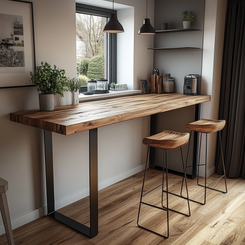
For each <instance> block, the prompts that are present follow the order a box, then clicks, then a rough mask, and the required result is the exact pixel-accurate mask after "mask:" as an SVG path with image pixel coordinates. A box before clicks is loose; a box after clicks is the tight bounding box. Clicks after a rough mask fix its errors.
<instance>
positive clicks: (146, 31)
mask: <svg viewBox="0 0 245 245" xmlns="http://www.w3.org/2000/svg"><path fill="white" fill-rule="evenodd" d="M147 10H148V0H146V18H145V19H144V21H143V26H141V28H140V29H139V31H138V34H141V35H142V34H143V35H155V29H154V27H153V26H152V25H151V22H150V19H149V18H147Z"/></svg>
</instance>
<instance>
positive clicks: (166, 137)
mask: <svg viewBox="0 0 245 245" xmlns="http://www.w3.org/2000/svg"><path fill="white" fill-rule="evenodd" d="M188 140H189V133H178V132H173V131H168V130H164V131H163V132H161V133H159V134H156V135H153V136H149V137H147V138H144V139H143V144H145V145H148V151H147V156H146V163H145V172H144V177H143V184H142V190H141V196H140V204H139V210H138V218H137V225H138V226H139V227H141V228H143V229H145V230H148V231H150V232H153V233H155V234H157V235H160V236H162V237H164V238H168V237H169V210H170V211H174V212H176V213H179V214H183V215H185V216H188V217H189V216H190V215H191V213H190V205H189V196H188V189H187V181H186V172H185V166H184V161H183V154H182V145H184V144H186V143H187V142H188ZM150 147H156V148H160V149H163V153H164V155H165V157H163V172H162V184H160V185H159V186H157V187H155V188H153V189H152V190H150V191H148V192H147V193H145V194H143V192H144V185H145V177H146V171H147V159H148V158H149V151H150ZM177 147H180V153H181V159H182V167H183V172H184V179H185V186H186V194H187V197H183V196H182V193H181V195H177V194H175V193H172V192H169V191H168V156H167V153H168V150H171V149H175V148H177ZM165 165H166V168H165ZM164 168H165V169H166V190H164ZM182 184H183V183H182ZM160 186H162V196H161V207H158V206H155V205H152V204H150V203H147V202H143V201H142V197H143V196H145V195H147V194H148V193H150V192H151V191H153V190H155V189H156V188H158V187H160ZM163 193H166V207H165V206H164V205H163ZM168 194H172V195H175V196H177V197H181V198H183V199H186V200H187V205H188V214H185V213H182V212H179V211H177V210H173V209H170V208H169V206H168ZM141 204H145V205H148V206H150V207H154V208H158V209H161V210H164V211H166V212H167V235H166V236H164V235H162V234H160V233H157V232H155V231H153V230H150V229H148V228H145V227H143V226H141V225H139V217H140V210H141Z"/></svg>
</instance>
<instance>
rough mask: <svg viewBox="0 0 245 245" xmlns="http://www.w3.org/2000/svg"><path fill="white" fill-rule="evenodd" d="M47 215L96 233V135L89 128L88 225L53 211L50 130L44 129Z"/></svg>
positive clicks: (78, 229) (91, 233)
mask: <svg viewBox="0 0 245 245" xmlns="http://www.w3.org/2000/svg"><path fill="white" fill-rule="evenodd" d="M44 144H45V165H46V188H47V206H48V207H47V210H48V216H50V217H51V218H53V219H55V220H57V221H59V222H61V223H63V224H65V225H67V226H69V227H70V228H72V229H74V230H76V231H78V232H80V233H82V234H84V235H86V236H88V237H90V238H93V237H95V236H96V235H97V234H98V137H97V128H96V129H91V130H89V177H90V227H88V226H86V225H84V224H81V223H79V222H77V221H75V220H73V219H71V218H69V217H67V216H65V215H63V214H61V213H59V212H57V211H55V198H54V179H53V146H52V132H50V131H47V130H44Z"/></svg>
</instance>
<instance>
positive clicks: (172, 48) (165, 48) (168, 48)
mask: <svg viewBox="0 0 245 245" xmlns="http://www.w3.org/2000/svg"><path fill="white" fill-rule="evenodd" d="M175 49H176V50H177V49H178V50H181V49H195V50H201V48H197V47H160V48H148V50H175Z"/></svg>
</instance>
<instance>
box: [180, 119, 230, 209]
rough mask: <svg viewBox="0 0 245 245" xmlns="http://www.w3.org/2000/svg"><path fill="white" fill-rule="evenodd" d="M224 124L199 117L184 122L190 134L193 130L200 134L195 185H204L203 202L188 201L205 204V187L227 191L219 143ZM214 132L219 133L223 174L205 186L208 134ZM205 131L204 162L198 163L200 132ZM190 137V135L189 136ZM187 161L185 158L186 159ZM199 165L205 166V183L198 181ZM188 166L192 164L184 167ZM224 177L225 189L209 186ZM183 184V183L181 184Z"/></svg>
mask: <svg viewBox="0 0 245 245" xmlns="http://www.w3.org/2000/svg"><path fill="white" fill-rule="evenodd" d="M224 126H225V120H211V119H200V120H198V121H196V122H191V123H188V124H186V126H185V128H186V129H187V130H191V134H192V132H193V131H195V132H198V133H200V134H201V137H200V146H199V156H198V162H197V163H198V164H197V167H198V175H197V185H199V186H201V187H204V200H203V202H199V201H196V200H193V199H190V201H193V202H196V203H199V204H202V205H205V204H206V194H207V188H208V189H211V190H214V191H219V192H222V193H227V184H226V174H225V164H224V157H223V150H222V144H221V132H220V131H221V130H222V129H223V128H224ZM214 132H218V134H219V142H220V149H221V157H222V164H223V173H224V174H223V175H222V176H221V177H220V178H218V179H217V180H215V181H214V182H212V183H211V184H209V185H208V186H207V142H208V138H207V137H208V134H210V133H214ZM203 133H205V134H206V150H205V151H206V152H205V163H204V164H200V153H201V142H202V134H203ZM190 137H191V136H190ZM187 158H188V154H187ZM186 162H187V160H186ZM199 166H205V174H204V181H205V184H204V185H201V184H200V183H199ZM188 167H192V166H186V168H188ZM223 177H224V180H225V191H221V190H218V189H215V188H211V187H210V186H211V185H212V184H214V183H216V182H217V181H219V180H220V179H222V178H223ZM182 186H183V185H182Z"/></svg>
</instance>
